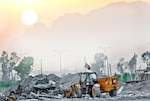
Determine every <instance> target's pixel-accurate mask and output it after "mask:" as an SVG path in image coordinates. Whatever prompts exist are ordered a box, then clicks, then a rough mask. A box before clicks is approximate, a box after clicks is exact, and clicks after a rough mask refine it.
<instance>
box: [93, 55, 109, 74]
mask: <svg viewBox="0 0 150 101" xmlns="http://www.w3.org/2000/svg"><path fill="white" fill-rule="evenodd" d="M105 60H106V56H105V55H104V54H103V53H96V54H95V56H94V62H93V63H92V64H91V69H92V70H93V71H95V72H97V73H99V72H100V69H103V68H104V67H105Z"/></svg>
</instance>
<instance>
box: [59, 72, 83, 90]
mask: <svg viewBox="0 0 150 101" xmlns="http://www.w3.org/2000/svg"><path fill="white" fill-rule="evenodd" d="M79 80H80V77H79V75H78V74H68V75H66V76H64V77H63V78H61V79H60V80H59V81H58V84H62V86H63V89H70V87H71V86H70V85H71V84H76V83H78V82H79Z"/></svg>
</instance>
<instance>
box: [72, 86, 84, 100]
mask: <svg viewBox="0 0 150 101" xmlns="http://www.w3.org/2000/svg"><path fill="white" fill-rule="evenodd" d="M73 97H74V98H81V97H82V92H81V89H79V88H78V87H74V89H73Z"/></svg>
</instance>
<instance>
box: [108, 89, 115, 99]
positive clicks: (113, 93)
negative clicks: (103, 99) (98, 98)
mask: <svg viewBox="0 0 150 101" xmlns="http://www.w3.org/2000/svg"><path fill="white" fill-rule="evenodd" d="M109 95H110V96H111V97H115V96H117V90H116V89H112V90H111V91H110V92H109Z"/></svg>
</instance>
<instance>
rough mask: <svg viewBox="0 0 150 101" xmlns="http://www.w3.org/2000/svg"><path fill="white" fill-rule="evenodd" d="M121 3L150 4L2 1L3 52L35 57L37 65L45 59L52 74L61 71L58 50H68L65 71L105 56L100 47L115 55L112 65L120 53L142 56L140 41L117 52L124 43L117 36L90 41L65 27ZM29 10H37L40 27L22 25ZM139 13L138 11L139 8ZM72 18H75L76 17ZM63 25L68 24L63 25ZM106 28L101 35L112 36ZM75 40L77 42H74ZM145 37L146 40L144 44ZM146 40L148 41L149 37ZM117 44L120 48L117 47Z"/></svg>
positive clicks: (103, 0)
mask: <svg viewBox="0 0 150 101" xmlns="http://www.w3.org/2000/svg"><path fill="white" fill-rule="evenodd" d="M121 1H124V2H127V3H130V2H133V1H145V2H147V3H150V1H149V0H0V22H1V23H0V51H2V50H11V51H16V50H17V51H18V53H19V52H20V54H26V55H33V56H34V57H37V58H36V59H37V60H36V61H38V60H39V59H40V58H43V61H45V62H46V61H47V62H46V63H45V64H47V67H48V66H49V67H53V68H51V69H53V70H58V68H59V59H58V58H59V57H58V54H57V53H56V52H54V50H56V49H57V50H65V52H63V58H64V61H63V63H62V65H63V68H66V69H68V68H75V65H77V66H82V65H83V62H84V56H87V61H88V62H90V63H91V62H92V60H93V55H94V53H96V52H99V51H101V52H103V51H102V49H99V48H98V47H100V46H101V47H111V48H110V49H109V50H108V51H112V52H108V54H109V55H110V60H111V61H112V62H116V60H117V59H119V58H120V57H122V56H120V54H121V53H119V52H123V51H126V52H125V53H122V54H124V55H125V56H131V54H133V53H134V51H137V52H141V51H139V50H142V49H143V47H140V45H143V44H139V43H140V41H138V40H136V39H135V42H133V43H132V44H131V45H130V47H129V48H127V50H125V48H124V49H120V50H117V49H118V48H116V47H119V46H121V45H118V44H119V41H121V39H120V40H118V41H117V40H116V39H117V38H113V37H114V36H117V34H115V35H101V38H100V41H97V40H98V39H96V38H92V40H91V39H90V38H91V35H90V34H88V36H87V37H86V36H84V35H79V36H80V37H77V36H76V35H74V33H75V34H77V33H78V31H74V30H72V31H70V30H71V28H70V27H68V26H69V24H66V22H67V21H69V20H68V18H71V19H73V20H71V19H70V20H71V21H74V22H73V24H74V25H75V26H76V24H75V22H76V21H79V22H82V18H83V19H84V17H85V16H86V17H85V19H88V16H89V15H90V19H91V18H92V12H91V13H90V14H89V12H90V11H92V10H95V9H100V8H102V9H103V8H105V7H107V6H108V5H109V4H111V3H117V2H121ZM27 9H30V10H34V11H35V12H36V13H37V15H38V21H37V24H35V25H30V26H28V25H25V24H23V23H22V22H21V14H22V13H23V12H24V11H25V10H27ZM106 9H107V8H106ZM100 11H101V10H100ZM106 11H107V10H106ZM110 11H111V10H110ZM137 11H138V8H137ZM133 12H134V11H133ZM133 12H131V13H133ZM135 12H136V10H135ZM67 14H68V15H67ZM69 14H71V15H69ZM73 14H75V16H74V15H73ZM76 14H77V15H76ZM80 14H81V15H80ZM88 14H89V15H88ZM94 14H95V13H94ZM112 15H113V13H112ZM131 15H132V14H131ZM123 17H125V16H123ZM110 18H111V14H110V15H109V20H110V21H111V19H110ZM137 18H138V16H137ZM78 19H79V20H78ZM85 19H84V20H85ZM102 19H103V18H102ZM106 19H107V18H106ZM112 19H113V17H112ZM133 19H135V18H133ZM109 20H108V21H109ZM122 20H124V21H126V19H125V18H122ZM63 21H64V22H65V23H63ZM94 21H96V19H94V18H93V20H92V21H89V22H91V25H92V23H94ZM119 21H121V20H119ZM131 21H132V19H131ZM85 22H86V20H85V21H84V25H83V26H87V27H86V29H88V28H89V27H90V26H88V25H86V24H85ZM87 22H88V20H87ZM68 23H70V22H68ZM102 23H103V24H106V23H105V22H103V21H102ZM78 24H79V23H77V26H78ZM111 24H112V23H108V24H107V25H110V26H112V27H114V25H113V24H112V25H111ZM134 24H136V23H134ZM148 24H149V23H148ZM94 25H95V24H94ZM65 26H67V28H70V29H69V31H67V32H68V33H70V32H72V33H73V34H72V35H68V34H67V33H66V31H64V30H65ZM97 26H99V25H98V24H96V25H95V27H97ZM104 26H105V25H104ZM110 26H108V28H109V29H110V30H112V29H111V28H110ZM61 28H63V29H61ZM80 28H81V27H80ZM80 28H78V29H77V30H80V32H79V34H80V33H82V29H80ZM93 28H94V27H93ZM106 28H107V27H104V28H103V29H102V30H101V31H100V32H104V33H107V34H108V33H109V32H107V29H106ZM57 29H59V32H57ZM132 29H135V28H132V26H131V28H130V29H127V30H130V31H129V32H132ZM137 29H138V27H137ZM96 30H97V29H96ZM120 30H121V29H120ZM61 31H62V33H63V34H62V35H61V34H60V32H61ZM35 32H36V33H37V35H33V33H34V34H35ZM40 32H41V33H45V34H44V35H42V34H41V33H40ZM83 32H86V31H83ZM97 32H98V31H97ZM111 32H112V33H115V31H114V30H112V31H111ZM127 32H128V31H127ZM148 32H149V31H148ZM30 33H32V34H30ZM64 33H65V34H64ZM88 33H89V31H88ZM94 33H96V32H94ZM118 33H119V32H118ZM120 33H122V32H121V31H120ZM133 33H135V30H134V31H133ZM49 34H55V35H51V36H49ZM129 34H130V33H129ZM96 35H97V36H98V34H96ZM123 35H124V36H125V35H126V34H123ZM146 35H147V34H146ZM35 36H37V37H36V38H35ZM67 36H69V37H67ZM108 36H109V37H112V40H110V41H108V42H106V40H105V39H107V37H108ZM128 36H130V35H128ZM135 36H136V35H134V34H132V35H131V37H132V38H133V37H135ZM147 36H148V35H147ZM147 36H145V37H147ZM70 37H71V38H70ZM74 37H75V38H77V39H74ZM81 37H82V38H81ZM83 37H85V40H86V41H84V38H83ZM145 37H143V40H144V38H145ZM69 38H70V39H69ZM118 38H121V35H120V37H118ZM125 38H126V36H125ZM138 38H140V36H138ZM18 40H19V41H18ZM20 40H21V41H20ZM24 40H25V41H24ZM59 40H61V41H60V42H59ZM66 40H67V41H66ZM69 40H70V41H69ZM78 40H79V41H78ZM87 40H89V41H91V42H89V41H87ZM146 40H148V37H147V39H146ZM128 41H130V42H132V41H133V40H131V39H127V42H123V43H122V44H123V45H125V47H126V46H128V44H129V43H128ZM35 42H37V43H39V44H35ZM61 42H62V44H61ZM69 42H70V43H69ZM88 42H89V43H88ZM100 42H101V43H104V44H101V43H100ZM113 42H114V43H113ZM15 43H17V44H19V45H20V47H19V46H18V47H17V46H16V47H13V46H14V44H15ZM24 43H25V44H24ZM47 43H49V44H47ZM52 43H55V44H52ZM111 43H112V44H111ZM117 43H118V44H117ZM135 43H136V44H139V46H135V47H137V48H134V49H132V48H131V47H132V46H133V47H134V45H135ZM143 43H145V46H146V49H147V47H148V45H147V43H148V42H147V41H145V42H143ZM12 44H13V45H12ZM29 44H30V45H29ZM115 44H117V45H116V46H115ZM48 45H50V48H48ZM72 45H73V46H72ZM21 46H23V47H24V48H25V49H23V48H21ZM25 46H27V47H25ZM89 48H91V49H89ZM120 48H122V47H120ZM42 49H43V50H42ZM129 49H131V50H129ZM144 50H145V49H144ZM127 51H131V52H127ZM115 52H116V53H115ZM117 52H118V53H119V54H118V55H119V56H117V58H115V59H116V60H113V59H114V57H116V56H115V55H116V54H117ZM47 54H49V55H47ZM112 54H113V55H112ZM114 54H115V55H114ZM127 54H128V55H127ZM69 56H70V57H69ZM70 58H73V59H70ZM44 59H45V60H44ZM49 61H51V62H49ZM43 63H44V62H43ZM39 64H40V62H39V63H38V62H37V63H36V64H35V65H36V66H37V67H40V65H39ZM47 67H45V70H49V69H48V68H47ZM38 69H39V68H38Z"/></svg>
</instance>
